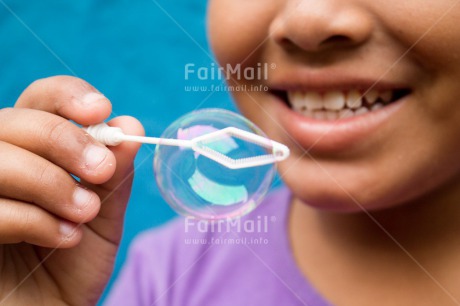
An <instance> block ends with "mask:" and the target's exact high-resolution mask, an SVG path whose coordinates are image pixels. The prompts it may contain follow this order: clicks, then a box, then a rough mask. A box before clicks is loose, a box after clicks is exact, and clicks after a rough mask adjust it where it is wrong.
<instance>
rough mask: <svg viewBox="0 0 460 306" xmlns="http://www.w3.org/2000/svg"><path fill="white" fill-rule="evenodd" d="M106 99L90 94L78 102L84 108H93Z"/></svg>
mask: <svg viewBox="0 0 460 306" xmlns="http://www.w3.org/2000/svg"><path fill="white" fill-rule="evenodd" d="M106 99H107V98H106V97H105V96H104V95H103V94H101V93H98V92H90V93H87V94H86V95H84V96H83V98H82V99H81V100H80V103H81V104H83V105H84V106H93V105H96V104H98V103H100V102H101V100H106Z"/></svg>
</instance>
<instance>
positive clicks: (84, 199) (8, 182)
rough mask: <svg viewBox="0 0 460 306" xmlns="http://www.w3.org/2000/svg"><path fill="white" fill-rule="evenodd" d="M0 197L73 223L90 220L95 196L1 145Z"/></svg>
mask: <svg viewBox="0 0 460 306" xmlns="http://www.w3.org/2000/svg"><path fill="white" fill-rule="evenodd" d="M0 152H2V160H1V161H0V196H1V197H3V198H10V199H15V200H19V201H22V202H29V203H35V204H36V205H38V206H40V207H42V208H43V209H45V210H47V211H49V212H51V213H53V214H55V215H58V216H60V217H61V218H63V219H66V220H70V221H73V222H77V223H79V222H87V221H89V220H91V219H93V218H94V217H95V216H96V215H97V213H98V212H99V208H100V200H99V197H98V196H97V194H95V193H94V192H92V191H91V190H87V189H86V188H83V186H81V185H79V184H78V183H77V182H76V181H75V180H74V179H73V178H72V177H71V176H70V175H69V174H68V173H67V172H66V171H64V170H63V169H62V168H60V167H58V166H56V165H54V164H53V163H51V162H49V161H47V160H45V159H44V158H41V157H40V156H38V155H35V154H33V153H31V152H29V151H26V150H24V149H21V148H18V147H15V146H13V145H11V144H8V143H5V142H0Z"/></svg>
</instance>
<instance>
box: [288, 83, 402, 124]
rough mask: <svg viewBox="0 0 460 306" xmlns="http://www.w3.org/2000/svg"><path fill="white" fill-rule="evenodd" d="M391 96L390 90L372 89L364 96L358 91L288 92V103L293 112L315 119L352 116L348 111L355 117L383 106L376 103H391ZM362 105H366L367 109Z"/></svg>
mask: <svg viewBox="0 0 460 306" xmlns="http://www.w3.org/2000/svg"><path fill="white" fill-rule="evenodd" d="M392 96H393V92H392V91H391V90H385V91H377V90H373V89H372V90H369V91H367V92H366V93H365V94H364V95H363V94H361V93H360V92H359V91H358V90H350V91H348V92H342V91H330V92H325V93H318V92H314V91H309V92H302V91H290V92H288V98H289V102H290V103H291V105H292V107H293V108H294V110H296V111H298V112H302V113H304V114H305V115H311V116H313V117H317V118H318V119H324V118H332V117H350V116H351V115H353V112H351V113H350V111H353V110H354V114H356V115H358V114H363V113H365V112H366V111H368V108H369V109H371V110H374V109H379V108H381V107H382V106H383V104H382V103H376V102H377V101H379V100H380V102H383V103H388V102H390V101H391V99H392ZM363 105H368V108H366V107H364V106H363ZM373 105H375V106H373ZM371 106H372V107H371ZM346 110H348V111H346ZM330 111H334V112H337V114H331V113H330ZM315 114H316V115H317V116H315Z"/></svg>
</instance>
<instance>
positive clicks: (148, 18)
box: [0, 0, 234, 277]
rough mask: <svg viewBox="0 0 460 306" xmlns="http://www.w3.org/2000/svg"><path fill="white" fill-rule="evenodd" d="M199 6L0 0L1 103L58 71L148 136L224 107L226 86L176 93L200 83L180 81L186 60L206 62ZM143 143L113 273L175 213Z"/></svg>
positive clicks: (191, 0) (187, 0)
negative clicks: (92, 90) (135, 243)
mask: <svg viewBox="0 0 460 306" xmlns="http://www.w3.org/2000/svg"><path fill="white" fill-rule="evenodd" d="M205 13H206V1H195V0H157V2H155V1H152V0H142V1H127V0H125V1H86V0H79V1H62V0H55V1H51V0H42V1H25V0H21V1H19V0H14V1H12V0H9V1H5V0H0V59H1V65H0V80H1V81H0V107H5V106H12V105H13V104H14V102H15V100H16V99H17V97H18V96H19V95H20V93H21V92H22V91H23V90H24V89H25V88H26V87H27V85H28V84H30V83H31V82H32V81H34V80H36V79H38V78H43V77H48V76H52V75H59V74H66V75H75V76H78V77H80V78H83V79H85V80H87V81H88V82H89V83H91V84H93V85H94V86H95V87H96V88H98V89H99V90H100V91H101V92H102V93H104V94H105V95H106V96H107V97H108V98H109V99H111V101H112V103H113V113H114V114H113V115H114V116H115V115H131V116H134V117H136V118H138V119H139V120H140V121H141V122H142V123H143V124H144V127H145V129H146V133H147V134H148V135H151V136H159V135H160V134H161V133H162V131H163V130H164V129H165V128H166V127H167V126H168V125H169V124H170V123H171V122H173V121H174V120H175V119H176V118H178V117H179V116H181V115H183V114H185V113H187V112H189V111H192V110H195V109H196V108H198V107H199V108H204V107H220V108H227V109H232V110H233V109H234V108H233V106H232V104H231V102H230V98H229V97H228V95H227V93H225V92H214V93H213V94H212V95H210V93H209V92H193V93H192V92H186V91H185V90H184V86H186V85H191V84H195V85H203V84H204V83H205V82H204V81H201V80H198V79H190V80H185V78H184V66H185V65H186V64H187V63H194V64H196V67H200V66H205V67H209V66H210V64H211V63H212V59H211V58H210V57H209V53H210V52H209V49H208V45H207V42H206V31H205V23H206V20H205ZM168 15H169V16H168ZM176 23H177V24H179V25H180V27H179V26H178V25H177V24H176ZM181 27H182V28H183V29H181ZM185 32H186V33H185ZM209 83H213V84H215V85H219V84H220V82H219V81H209V82H208V84H209ZM209 95H210V96H209ZM152 149H153V147H145V146H143V147H142V148H141V150H140V152H139V154H138V156H137V158H136V166H137V167H138V169H137V172H136V177H135V181H134V189H133V193H132V197H131V200H130V204H129V206H128V210H127V218H126V223H125V224H126V225H125V232H124V237H123V241H122V245H121V249H120V252H119V255H118V259H117V265H116V268H115V274H114V277H116V275H117V273H118V272H119V268H120V266H121V264H122V263H123V261H124V260H125V257H126V251H127V248H128V245H129V243H130V241H131V240H132V238H133V237H134V236H135V235H136V234H137V233H139V232H140V231H143V230H145V229H148V228H152V227H155V226H158V225H159V224H162V223H164V222H166V221H167V220H168V219H170V218H172V217H173V216H174V212H172V211H171V209H170V208H169V207H168V206H167V204H166V203H165V202H164V201H163V199H162V198H161V196H160V193H159V191H158V188H157V186H156V183H155V180H154V176H153V169H152V160H153V155H152ZM145 159H147V162H142V161H143V160H145Z"/></svg>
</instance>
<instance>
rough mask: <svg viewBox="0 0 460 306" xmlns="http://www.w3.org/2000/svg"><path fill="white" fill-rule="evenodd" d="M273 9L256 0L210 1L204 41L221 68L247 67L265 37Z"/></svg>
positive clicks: (270, 5) (256, 54) (267, 4)
mask: <svg viewBox="0 0 460 306" xmlns="http://www.w3.org/2000/svg"><path fill="white" fill-rule="evenodd" d="M275 12H276V7H275V6H274V5H273V4H271V3H266V2H265V1H256V0H249V1H248V0H211V1H210V2H209V5H208V38H209V41H210V44H211V48H212V50H213V52H214V54H215V56H216V58H217V61H218V62H219V64H220V65H221V66H223V65H226V64H232V65H235V64H238V63H241V62H243V61H244V65H245V66H246V65H247V66H250V65H251V62H252V61H253V60H255V59H256V58H257V57H258V49H259V47H260V46H261V45H262V44H263V42H264V41H265V40H266V38H267V37H268V34H269V28H270V23H271V20H272V19H273V16H274V13H275Z"/></svg>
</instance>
